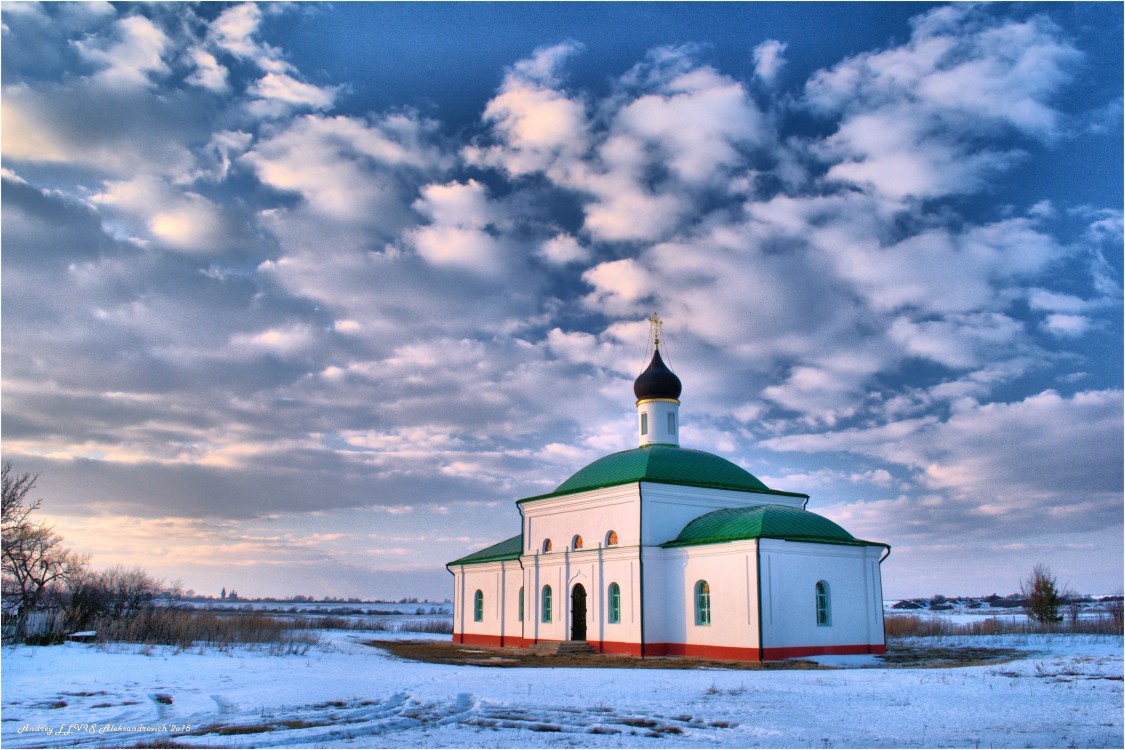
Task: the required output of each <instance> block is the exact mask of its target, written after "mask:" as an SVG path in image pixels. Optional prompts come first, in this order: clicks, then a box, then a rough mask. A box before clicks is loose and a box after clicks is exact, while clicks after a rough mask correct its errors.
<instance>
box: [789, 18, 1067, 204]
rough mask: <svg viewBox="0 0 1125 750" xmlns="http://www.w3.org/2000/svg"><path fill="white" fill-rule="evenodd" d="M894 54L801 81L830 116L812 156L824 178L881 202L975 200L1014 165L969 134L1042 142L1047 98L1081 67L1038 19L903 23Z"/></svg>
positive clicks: (1047, 131)
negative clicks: (824, 163)
mask: <svg viewBox="0 0 1125 750" xmlns="http://www.w3.org/2000/svg"><path fill="white" fill-rule="evenodd" d="M913 27H914V28H913V32H912V34H911V38H910V41H909V42H907V43H906V44H904V45H902V46H900V47H895V48H891V49H887V50H883V51H879V52H865V53H862V54H859V55H856V56H854V57H851V58H849V59H847V60H845V61H843V62H841V63H839V64H838V65H835V66H833V67H832V68H829V69H827V70H824V71H820V72H818V73H816V74H814V75H813V76H812V78H811V79H810V80H809V82H808V84H807V86H806V88H805V92H804V93H805V103H806V105H807V106H808V107H810V108H811V109H812V110H814V111H816V112H820V113H824V114H841V115H842V119H841V120H840V122H839V126H838V128H837V129H836V132H835V133H834V134H833V135H832V136H831V137H830V138H829V139H828V140H827V141H826V142H825V143H824V144H823V145H822V146H821V147H820V151H821V153H822V155H823V156H825V157H827V158H829V159H831V160H832V161H834V162H835V163H834V164H833V165H832V167H831V168H830V170H829V173H828V176H829V177H830V178H831V179H836V180H840V181H843V182H848V183H852V184H855V185H858V186H861V187H864V188H866V189H870V190H873V191H875V192H877V193H879V194H882V195H886V196H889V197H892V198H907V197H917V198H927V197H935V196H939V195H950V194H957V193H975V192H978V191H979V190H981V189H982V188H983V187H984V185H985V184H986V180H987V179H988V178H989V177H990V176H993V175H995V173H996V172H997V171H1001V170H1003V169H1005V168H1007V167H1008V166H1010V164H1011V163H1012V161H1013V160H1014V159H1016V158H1018V157H1019V154H1018V153H1017V152H1016V151H1014V150H1012V149H1006V148H997V147H995V146H983V145H982V143H981V141H980V140H979V137H980V136H983V135H988V134H990V133H995V132H997V131H1004V130H1009V131H1015V132H1018V133H1021V134H1024V135H1026V136H1029V137H1032V138H1038V139H1051V138H1054V137H1055V135H1056V134H1057V132H1058V121H1059V116H1058V112H1057V110H1056V109H1055V108H1054V107H1053V106H1052V104H1051V99H1052V97H1053V96H1054V94H1055V93H1056V92H1057V91H1058V89H1059V87H1060V86H1061V85H1063V83H1064V82H1065V81H1066V80H1067V77H1068V75H1069V72H1070V71H1071V70H1073V69H1074V66H1075V64H1076V63H1077V62H1078V61H1079V60H1080V59H1081V53H1080V52H1079V51H1078V50H1076V49H1075V48H1074V47H1073V46H1071V45H1070V44H1069V43H1068V42H1067V41H1065V40H1064V39H1063V38H1062V37H1061V35H1060V33H1059V29H1058V28H1057V27H1056V26H1055V25H1054V24H1053V23H1051V22H1050V21H1047V20H1045V19H1044V18H1042V17H1033V18H1031V19H1029V20H1026V21H1023V22H1000V23H997V22H996V21H994V20H993V19H992V18H991V17H990V16H989V15H988V14H987V13H986V12H983V11H982V10H981V9H980V8H976V7H971V6H946V7H942V8H937V9H935V10H932V11H929V12H927V13H925V14H923V15H921V16H919V17H918V18H916V19H915V20H914V22H913Z"/></svg>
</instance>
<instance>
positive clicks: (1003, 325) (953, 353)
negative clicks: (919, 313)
mask: <svg viewBox="0 0 1125 750" xmlns="http://www.w3.org/2000/svg"><path fill="white" fill-rule="evenodd" d="M1022 333H1023V325H1022V324H1021V323H1020V322H1019V321H1017V320H1014V319H1013V318H1010V317H1008V316H1007V315H1002V314H1000V313H981V314H975V315H951V316H949V317H947V318H943V319H941V320H926V321H921V322H915V321H912V320H910V319H908V318H905V317H899V318H895V320H894V322H893V323H892V324H891V327H890V330H889V335H890V338H891V339H892V340H893V341H895V342H897V343H898V344H899V345H900V346H902V347H903V349H904V350H905V351H907V352H909V353H910V354H912V355H914V356H916V357H921V358H923V359H928V360H931V361H933V362H937V363H938V364H941V365H945V366H946V367H952V368H968V367H978V366H980V365H982V364H983V363H985V362H987V361H989V360H990V359H992V358H995V357H997V356H998V355H999V354H1000V353H1002V352H1006V351H1009V350H1010V348H1011V346H1012V345H1013V344H1014V343H1015V342H1016V341H1017V340H1018V338H1019V337H1020V335H1021V334H1022Z"/></svg>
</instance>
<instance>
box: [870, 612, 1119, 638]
mask: <svg viewBox="0 0 1125 750" xmlns="http://www.w3.org/2000/svg"><path fill="white" fill-rule="evenodd" d="M883 625H884V627H885V632H886V634H887V638H888V639H892V638H910V637H917V636H922V637H926V636H945V635H1003V634H1019V635H1027V634H1030V633H1079V634H1085V635H1121V634H1122V628H1121V622H1120V621H1119V620H1116V619H1115V618H1113V617H1111V616H1108V615H1107V616H1104V617H1096V618H1095V617H1088V618H1082V619H1080V620H1078V621H1077V622H1071V621H1069V620H1068V621H1066V622H1059V623H1054V624H1049V625H1044V624H1041V623H1037V622H1032V621H1030V620H1017V619H1012V618H998V617H989V618H986V619H983V620H978V621H975V622H966V623H958V622H951V621H950V620H948V619H947V618H945V617H940V616H939V617H919V616H918V615H890V616H888V617H885V618H884V619H883Z"/></svg>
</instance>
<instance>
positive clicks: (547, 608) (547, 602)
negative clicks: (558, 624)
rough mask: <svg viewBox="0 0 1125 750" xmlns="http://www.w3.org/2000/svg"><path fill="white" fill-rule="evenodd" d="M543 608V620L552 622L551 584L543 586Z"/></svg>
mask: <svg viewBox="0 0 1125 750" xmlns="http://www.w3.org/2000/svg"><path fill="white" fill-rule="evenodd" d="M541 609H542V611H543V622H550V621H551V587H550V586H544V587H543V606H542V607H541Z"/></svg>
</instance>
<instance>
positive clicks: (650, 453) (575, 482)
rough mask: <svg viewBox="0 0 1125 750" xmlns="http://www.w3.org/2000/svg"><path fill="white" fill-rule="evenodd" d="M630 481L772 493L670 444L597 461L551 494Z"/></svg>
mask: <svg viewBox="0 0 1125 750" xmlns="http://www.w3.org/2000/svg"><path fill="white" fill-rule="evenodd" d="M632 482H656V483H661V484H683V485H690V486H692V487H714V488H718V489H727V490H740V491H743V492H772V490H770V489H769V488H768V487H766V485H764V484H763V483H762V482H761V480H759V479H758V478H757V477H755V476H754V475H753V474H751V473H750V472H748V471H746V470H745V469H743V468H741V467H739V466H736V465H735V464H733V463H731V462H730V461H728V460H726V459H725V458H720V457H719V456H716V455H715V454H713V453H707V452H705V451H696V450H690V449H687V448H677V447H675V446H670V445H646V446H644V447H643V448H634V449H633V450H630V451H621V452H620V453H612V454H610V455H608V456H605V457H603V458H599V459H598V460H597V461H594V462H593V463H592V464H590V465H589V466H587V467H585V468H584V469H581V470H579V471H578V472H577V473H575V474H574V476H572V477H571V478H570V479H568V480H566V481H565V482H563V483H562V484H560V485H559V486H558V487H557V488H556V489H555V491H554V492H551V493H550V495H551V496H554V495H568V494H571V493H574V492H581V491H583V490H593V489H598V488H600V487H613V486H615V485H619V484H631V483H632ZM786 494H788V493H786ZM541 497H542V496H541ZM802 497H803V496H802ZM529 499H531V498H529Z"/></svg>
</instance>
